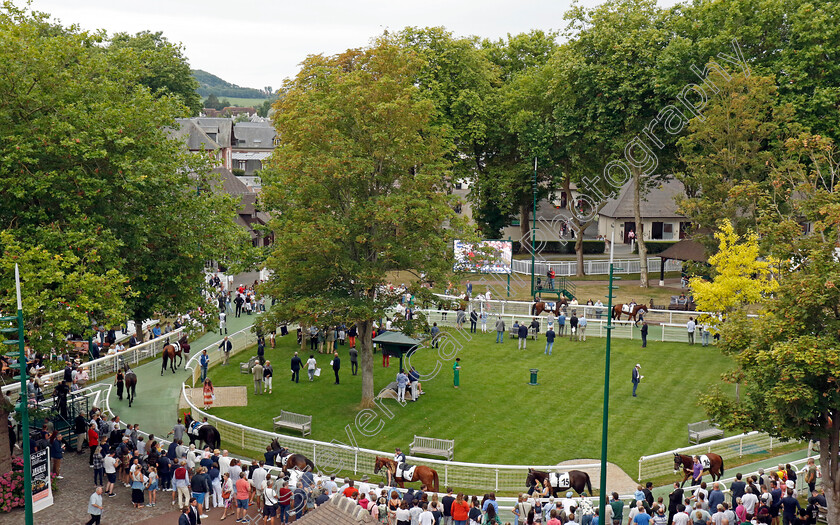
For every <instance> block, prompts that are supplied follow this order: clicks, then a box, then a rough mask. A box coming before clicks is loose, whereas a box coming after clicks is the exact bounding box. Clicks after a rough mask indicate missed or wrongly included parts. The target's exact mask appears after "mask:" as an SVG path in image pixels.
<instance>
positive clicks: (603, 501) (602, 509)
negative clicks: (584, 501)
mask: <svg viewBox="0 0 840 525" xmlns="http://www.w3.org/2000/svg"><path fill="white" fill-rule="evenodd" d="M613 239H615V235H613ZM615 269H616V268H615V267H614V266H613V263H612V252H610V280H609V283H610V284H609V293H608V294H607V315H609V319H608V320H607V351H606V355H605V356H604V415H603V420H602V431H601V487H600V493H601V498H600V503H599V506H598V522H599V523H602V522H603V520H604V516H606V507H607V436H608V433H609V417H610V341H611V339H612V337H611V336H612V329H613V324H612V300H613V290H615V289H617V288H618V286H613V280H621V278H620V277H615V276H614V275H613V271H614V270H615ZM617 269H618V270H620V269H621V268H617Z"/></svg>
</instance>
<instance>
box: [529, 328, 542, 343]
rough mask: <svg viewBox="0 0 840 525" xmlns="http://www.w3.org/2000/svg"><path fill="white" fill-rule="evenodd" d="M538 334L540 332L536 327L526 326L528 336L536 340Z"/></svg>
mask: <svg viewBox="0 0 840 525" xmlns="http://www.w3.org/2000/svg"><path fill="white" fill-rule="evenodd" d="M539 336H540V332H539V331H538V330H537V329H536V328H530V327H529V328H528V337H530V338H531V339H533V340H534V341H536V340H537V338H538V337H539Z"/></svg>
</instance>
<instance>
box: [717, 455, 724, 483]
mask: <svg viewBox="0 0 840 525" xmlns="http://www.w3.org/2000/svg"><path fill="white" fill-rule="evenodd" d="M722 477H723V456H721V457H720V474H718V479H721V478H722Z"/></svg>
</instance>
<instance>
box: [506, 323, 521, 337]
mask: <svg viewBox="0 0 840 525" xmlns="http://www.w3.org/2000/svg"><path fill="white" fill-rule="evenodd" d="M508 334H510V338H511V339H516V338H517V337H519V325H516V326H515V327H514V326H511V327H510V328H508Z"/></svg>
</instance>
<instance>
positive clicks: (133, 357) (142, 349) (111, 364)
mask: <svg viewBox="0 0 840 525" xmlns="http://www.w3.org/2000/svg"><path fill="white" fill-rule="evenodd" d="M183 330H184V328H183V327H182V328H178V329H176V330H173V331H171V332H168V333H166V334H163V335H161V336H160V337H157V338H155V339H152V340H151V341H146V342H144V343H140V344H139V345H137V346H134V347H131V348H129V349H127V350H123V351H122V352H118V353H116V354H111V355H106V356H105V357H100V358H99V359H94V360H93V361H88V362H86V363H82V364H81V367H82V368H83V369H85V370H87V372H88V376H89V379H88V381H89V382H91V383H92V382H95V381H98V380H99V379H100V378H101V377H103V376H106V375H109V374H113V373H116V371H117V368H119V367H120V366H122V364H124V363H128V364H129V365H136V364H137V363H139V362H140V361H142V360H143V359H146V358H147V357H154V356H156V355H158V354H159V353H160V351H161V350H163V347H164V346H165V345H166V344H168V343H169V342H175V341H177V340H178V339H180V338H181V332H183ZM30 375H31V374H30ZM63 378H64V370H59V371H58V372H53V373H51V374H45V375H43V376H41V384H42V391H43V393H44V397H50V395H51V394H52V390H53V388H54V387H55V385H56V384H58V382H59V381H61V380H62V379H63ZM15 392H18V393H19V392H20V383H10V384H8V385H6V386H4V387H3V393H4V394H6V395H13V394H14V393H15Z"/></svg>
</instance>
